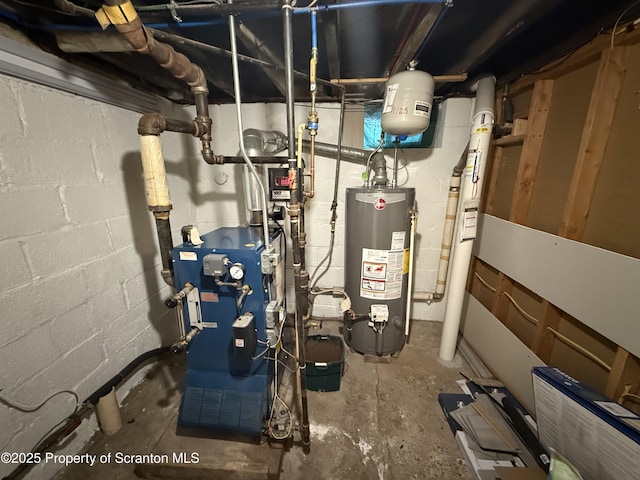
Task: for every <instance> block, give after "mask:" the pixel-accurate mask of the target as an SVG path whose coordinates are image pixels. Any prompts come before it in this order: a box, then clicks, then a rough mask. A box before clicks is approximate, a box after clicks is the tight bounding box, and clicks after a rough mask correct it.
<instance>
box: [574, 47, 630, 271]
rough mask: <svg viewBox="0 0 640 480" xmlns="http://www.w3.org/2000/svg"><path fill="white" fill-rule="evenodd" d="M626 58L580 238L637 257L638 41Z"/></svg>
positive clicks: (591, 243)
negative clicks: (588, 210)
mask: <svg viewBox="0 0 640 480" xmlns="http://www.w3.org/2000/svg"><path fill="white" fill-rule="evenodd" d="M629 58H630V61H629V68H628V70H627V72H626V75H625V78H624V84H623V87H622V92H621V94H620V100H619V103H618V109H617V111H616V114H615V117H614V120H613V126H612V128H611V133H610V136H609V142H608V144H607V148H606V150H605V155H604V160H603V164H602V167H601V170H600V176H599V178H598V183H597V184H596V189H595V192H594V196H593V200H592V204H591V209H590V212H589V217H588V219H587V224H586V227H585V232H584V237H583V241H584V242H585V243H588V244H590V245H595V246H598V247H602V248H605V249H607V250H612V251H614V252H617V253H622V254H623V255H629V256H631V257H635V258H640V213H639V211H638V210H639V209H640V188H638V185H640V169H639V168H638V162H639V159H640V157H639V152H640V44H638V45H635V46H634V47H633V49H632V52H631V55H630V57H629Z"/></svg>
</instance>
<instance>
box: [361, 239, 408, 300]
mask: <svg viewBox="0 0 640 480" xmlns="http://www.w3.org/2000/svg"><path fill="white" fill-rule="evenodd" d="M403 267H404V250H400V251H397V250H374V249H371V248H363V249H362V270H361V272H362V279H361V280H362V281H361V282H360V296H361V297H362V298H371V299H377V300H394V299H396V298H400V297H401V296H402V274H403Z"/></svg>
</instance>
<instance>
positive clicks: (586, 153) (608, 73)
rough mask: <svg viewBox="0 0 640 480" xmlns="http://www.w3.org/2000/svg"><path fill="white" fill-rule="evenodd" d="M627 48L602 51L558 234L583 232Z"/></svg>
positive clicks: (573, 236)
mask: <svg viewBox="0 0 640 480" xmlns="http://www.w3.org/2000/svg"><path fill="white" fill-rule="evenodd" d="M630 51H631V47H616V48H614V49H612V50H605V51H603V52H602V57H601V59H600V65H599V67H598V73H597V75H596V80H595V84H594V86H593V92H592V93H591V102H590V104H589V110H588V112H587V119H586V121H585V126H584V129H583V131H582V140H581V141H580V149H579V150H578V158H577V160H576V166H575V168H574V171H573V177H572V180H571V185H570V187H569V194H568V195H567V202H566V204H565V209H564V213H563V216H562V222H561V225H560V236H563V237H566V238H570V239H572V240H580V239H581V238H582V235H583V234H584V230H585V227H586V225H587V218H588V216H589V209H590V207H591V201H592V199H593V194H594V191H595V189H596V184H597V182H598V175H599V174H600V167H601V166H602V161H603V158H604V153H605V150H606V147H607V142H608V140H609V133H610V132H611V125H612V124H613V118H614V115H615V112H616V107H617V103H618V98H619V97H620V91H621V90H622V84H623V81H624V74H625V72H626V70H627V61H628V59H629V53H630Z"/></svg>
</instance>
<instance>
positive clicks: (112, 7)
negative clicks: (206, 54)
mask: <svg viewBox="0 0 640 480" xmlns="http://www.w3.org/2000/svg"><path fill="white" fill-rule="evenodd" d="M96 15H97V17H98V20H99V21H100V23H101V24H102V26H103V27H106V26H107V25H108V24H109V23H113V24H114V25H115V27H116V29H117V30H118V31H119V32H120V33H121V34H122V35H123V36H124V38H125V39H126V40H127V41H128V42H129V43H130V44H131V46H132V47H133V48H134V49H135V50H136V51H137V52H140V53H144V54H147V55H149V56H150V57H151V58H153V59H154V60H155V61H156V62H158V64H159V65H160V66H161V67H163V68H166V69H167V70H169V71H170V72H171V73H172V74H173V76H174V77H176V78H179V79H181V80H184V81H185V82H186V83H187V84H188V85H189V86H190V87H191V91H192V92H193V96H194V100H195V105H196V118H195V120H194V122H196V123H197V124H198V128H197V136H198V137H199V138H200V141H201V142H202V152H201V153H202V157H203V158H204V160H205V161H206V162H207V163H210V164H212V163H215V161H216V158H215V155H214V154H213V151H212V150H211V118H210V117H209V99H208V94H209V89H208V88H207V79H206V77H205V75H204V72H203V71H202V69H201V68H200V67H199V66H198V65H196V64H194V63H191V61H190V60H189V59H188V58H187V57H186V56H185V55H183V54H182V53H179V52H177V51H176V50H175V49H174V48H173V47H172V46H171V45H169V44H167V43H162V42H159V41H157V40H156V39H155V38H154V37H153V34H152V33H151V32H150V31H149V30H147V29H146V28H145V27H144V25H143V24H142V21H141V20H140V17H138V14H137V12H136V11H135V9H134V8H133V6H132V5H131V2H129V0H105V2H104V5H103V7H102V9H101V10H99V11H98V13H97V14H96Z"/></svg>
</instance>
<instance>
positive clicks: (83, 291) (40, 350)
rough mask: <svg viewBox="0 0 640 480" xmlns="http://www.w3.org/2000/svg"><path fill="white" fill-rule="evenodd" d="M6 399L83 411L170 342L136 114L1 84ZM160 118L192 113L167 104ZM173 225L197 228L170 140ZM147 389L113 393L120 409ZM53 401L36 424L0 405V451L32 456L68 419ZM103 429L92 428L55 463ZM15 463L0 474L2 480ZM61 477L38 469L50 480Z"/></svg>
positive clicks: (179, 140)
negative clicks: (80, 406)
mask: <svg viewBox="0 0 640 480" xmlns="http://www.w3.org/2000/svg"><path fill="white" fill-rule="evenodd" d="M0 105H1V106H2V115H0V205H1V206H2V207H1V208H0V225H2V227H1V228H0V264H2V266H3V268H2V275H0V303H1V304H2V306H3V308H2V313H1V314H0V315H1V317H2V324H3V325H2V330H1V333H0V388H2V394H3V395H6V396H7V397H9V398H12V399H14V400H16V401H18V402H20V403H23V404H37V403H39V402H40V401H42V400H43V399H45V398H46V397H48V396H49V395H50V394H52V393H54V392H56V391H58V390H61V389H70V390H74V391H76V392H77V394H78V396H79V397H80V399H81V400H83V399H84V398H86V397H87V396H88V395H89V394H90V393H92V392H93V391H94V390H95V389H96V388H97V387H99V386H100V385H101V384H103V383H104V382H105V381H107V380H108V379H109V378H111V377H112V376H113V375H115V374H116V373H117V372H118V371H119V370H120V369H122V368H123V367H124V366H125V365H126V364H127V363H129V362H130V361H131V360H132V359H133V358H134V357H136V356H137V355H139V354H140V353H143V352H145V351H147V350H149V349H151V348H155V347H157V346H159V345H161V344H166V343H169V342H172V341H175V338H176V335H177V330H176V328H175V320H174V317H173V313H172V312H169V311H167V309H166V308H165V307H164V305H163V304H162V300H163V298H164V296H165V295H167V294H168V293H169V291H170V289H169V287H167V286H166V285H165V284H164V282H163V281H162V279H161V277H160V275H159V264H160V258H159V254H158V248H157V240H156V233H155V226H154V221H153V217H152V216H151V214H150V213H149V212H148V211H147V208H146V200H145V191H144V181H143V177H142V168H141V164H140V153H139V152H140V147H139V142H138V136H137V133H136V127H137V122H138V118H139V116H140V115H139V114H138V113H135V112H131V111H128V110H124V109H121V108H117V107H113V106H108V105H104V104H101V103H98V102H95V101H92V100H87V99H84V98H80V97H78V96H74V95H72V94H68V93H64V92H59V91H56V90H52V89H49V88H46V87H43V86H39V85H35V84H31V83H28V82H24V81H21V80H18V79H14V78H11V77H5V76H0ZM164 108H165V110H166V112H165V113H166V114H170V115H171V116H174V117H184V116H187V117H189V116H191V115H193V112H191V111H190V109H185V108H182V107H172V106H171V105H169V104H168V102H167V103H166V104H165V105H164ZM162 140H163V144H164V151H165V157H166V159H167V165H168V166H167V170H168V173H169V182H170V190H171V194H172V199H173V202H174V210H173V211H172V226H173V229H174V238H175V239H176V240H177V239H178V238H179V234H178V231H179V228H180V225H183V224H187V223H193V222H194V221H195V216H196V209H195V207H194V205H195V202H194V198H197V190H196V187H197V184H196V183H194V181H193V180H192V169H193V168H195V167H194V165H195V164H196V158H197V155H198V151H199V150H198V146H197V145H195V144H194V140H193V139H191V138H185V137H184V136H178V135H175V134H169V133H167V134H164V135H163V138H162ZM141 378H142V373H138V374H137V375H134V376H133V377H132V378H131V379H130V380H129V381H128V382H127V383H126V384H124V385H123V386H122V387H121V388H119V389H118V397H119V399H120V400H122V398H124V396H125V395H126V393H127V392H128V390H129V389H130V388H131V387H132V386H133V385H134V384H135V383H136V382H138V381H140V380H141ZM74 406H75V402H74V400H73V398H72V397H71V396H69V395H66V394H64V395H59V396H56V397H55V398H53V399H52V400H51V401H49V402H48V403H47V404H46V405H45V406H44V407H43V408H41V409H40V410H38V411H36V412H33V413H23V412H19V411H17V410H15V409H12V408H10V407H8V406H6V405H5V404H3V403H1V402H0V451H9V452H28V451H29V450H30V449H31V448H32V447H33V446H34V445H35V444H36V442H37V441H38V440H39V439H40V438H41V437H42V436H43V435H44V434H45V433H46V432H47V431H48V430H49V429H50V428H51V427H53V426H54V425H55V424H57V423H58V422H59V421H60V420H61V419H63V418H64V417H65V416H66V415H68V414H69V413H71V412H72V411H73V409H74ZM96 428H97V425H96V421H95V418H93V416H92V417H91V418H90V419H89V420H85V421H84V422H83V424H82V426H81V427H80V429H79V430H78V435H77V436H76V437H75V438H74V439H73V441H71V442H70V443H69V444H68V445H66V446H65V448H64V449H63V452H70V453H75V452H77V451H78V450H79V449H80V448H82V446H83V444H84V443H85V442H86V441H87V440H88V438H90V436H91V434H92V433H93V432H94V431H95V429H96ZM14 466H15V465H13V466H12V465H9V464H0V476H4V475H6V474H8V473H9V472H10V471H11V470H12V467H14ZM57 467H59V466H56V465H51V464H48V465H41V466H39V467H36V468H34V469H32V471H31V472H30V474H29V476H28V478H50V477H51V476H52V475H53V473H54V472H55V470H56V469H57Z"/></svg>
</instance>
